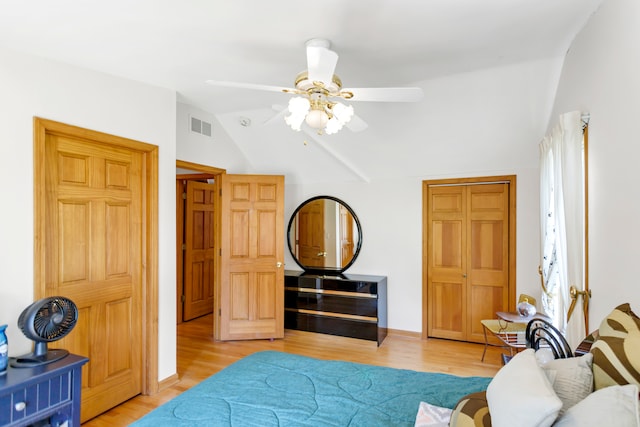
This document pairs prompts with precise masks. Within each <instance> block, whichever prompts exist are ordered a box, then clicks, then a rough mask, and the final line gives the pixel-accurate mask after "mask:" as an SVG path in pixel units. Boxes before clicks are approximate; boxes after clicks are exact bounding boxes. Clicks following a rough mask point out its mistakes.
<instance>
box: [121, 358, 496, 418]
mask: <svg viewBox="0 0 640 427" xmlns="http://www.w3.org/2000/svg"><path fill="white" fill-rule="evenodd" d="M490 380H491V378H485V377H458V376H454V375H449V374H440V373H429V372H417V371H411V370H404V369H394V368H387V367H381V366H372V365H365V364H358V363H351V362H342V361H328V360H319V359H314V358H310V357H305V356H298V355H294V354H288V353H282V352H278V351H262V352H258V353H254V354H252V355H250V356H247V357H245V358H243V359H241V360H239V361H237V362H236V363H234V364H232V365H230V366H228V367H227V368H225V369H223V370H222V371H220V372H218V373H217V374H215V375H213V376H211V377H209V378H208V379H206V380H204V381H202V382H201V383H200V384H198V385H196V386H194V387H193V388H191V389H189V390H187V391H185V392H184V393H182V394H181V395H179V396H177V397H175V398H174V399H172V400H170V401H169V402H167V403H165V404H163V405H162V406H160V407H158V408H156V409H154V410H153V411H152V412H150V413H148V414H147V415H145V416H144V417H143V418H141V419H139V420H138V421H136V422H135V423H133V424H132V426H135V427H146V426H190V427H191V426H232V427H246V426H260V427H268V426H313V427H317V426H351V427H356V426H367V427H371V426H413V425H414V423H415V421H416V414H417V413H418V408H419V407H420V403H421V402H427V403H428V404H430V405H434V406H436V407H443V408H453V407H454V406H455V404H456V403H457V401H458V400H459V399H460V398H461V397H463V396H465V395H467V394H470V393H474V392H478V391H483V390H486V388H487V385H488V384H489V381H490Z"/></svg>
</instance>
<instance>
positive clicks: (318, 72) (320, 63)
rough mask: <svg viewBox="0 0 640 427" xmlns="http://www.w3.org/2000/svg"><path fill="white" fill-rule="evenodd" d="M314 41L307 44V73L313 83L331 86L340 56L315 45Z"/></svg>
mask: <svg viewBox="0 0 640 427" xmlns="http://www.w3.org/2000/svg"><path fill="white" fill-rule="evenodd" d="M313 42H314V40H311V41H310V42H308V43H307V71H308V73H309V74H308V79H309V81H311V82H322V83H324V85H325V86H329V85H330V84H331V82H332V81H333V72H334V71H335V69H336V64H337V63H338V54H337V53H335V52H334V51H332V50H329V49H328V42H327V45H326V47H325V46H318V45H315V44H314V43H313Z"/></svg>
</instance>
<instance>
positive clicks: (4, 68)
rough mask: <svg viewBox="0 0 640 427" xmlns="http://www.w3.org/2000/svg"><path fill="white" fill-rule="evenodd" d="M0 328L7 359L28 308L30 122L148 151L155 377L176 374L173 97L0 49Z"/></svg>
mask: <svg viewBox="0 0 640 427" xmlns="http://www.w3.org/2000/svg"><path fill="white" fill-rule="evenodd" d="M0 93H1V94H2V102H1V103H0V188H1V189H2V191H1V193H0V194H2V198H3V200H4V203H3V207H2V209H1V210H0V218H1V219H0V242H1V244H0V324H5V323H6V324H8V325H9V327H8V329H7V331H8V338H9V354H10V355H11V356H17V355H20V354H23V353H26V352H28V351H30V350H31V342H30V341H28V340H27V339H26V338H25V337H24V336H23V335H22V333H21V332H20V331H19V330H18V327H17V325H16V322H17V319H18V316H19V315H20V313H21V311H22V310H23V309H24V308H25V307H26V306H27V305H29V304H30V303H31V302H33V260H34V258H33V237H34V234H33V228H34V227H33V117H34V116H38V117H42V118H46V119H51V120H56V121H60V122H64V123H67V124H71V125H75V126H80V127H84V128H88V129H93V130H97V131H101V132H106V133H110V134H113V135H118V136H122V137H127V138H131V139H135V140H138V141H142V142H146V143H149V144H154V145H157V146H159V147H160V151H159V175H160V182H159V250H158V252H159V266H160V267H159V299H160V300H159V305H160V306H159V331H160V336H159V354H158V357H159V368H158V369H159V372H158V374H159V378H160V379H163V378H165V377H167V376H169V375H172V374H173V373H175V372H176V357H175V353H176V352H175V348H176V342H175V340H176V328H175V275H176V269H175V243H174V242H175V138H176V128H175V123H176V121H175V117H176V95H175V92H174V91H171V90H167V89H162V88H158V87H153V86H149V85H146V84H141V83H136V82H133V81H129V80H123V79H119V78H115V77H112V76H109V75H106V74H102V73H97V72H94V71H88V70H85V69H81V68H78V67H73V66H69V65H64V64H60V63H56V62H53V61H48V60H44V59H40V58H36V57H32V56H27V55H23V54H19V53H15V52H12V51H8V50H5V49H0Z"/></svg>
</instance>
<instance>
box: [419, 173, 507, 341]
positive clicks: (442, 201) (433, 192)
mask: <svg viewBox="0 0 640 427" xmlns="http://www.w3.org/2000/svg"><path fill="white" fill-rule="evenodd" d="M509 185H510V184H509V183H508V182H499V183H470V184H464V185H440V186H439V185H431V186H427V188H426V193H425V200H424V202H425V217H426V218H425V233H426V239H425V241H426V244H425V251H426V258H425V263H426V265H425V269H426V280H425V281H426V294H427V304H425V308H426V310H427V316H426V319H427V334H428V336H430V337H437V338H448V339H456V340H462V341H472V342H484V333H483V330H482V324H481V323H480V320H482V319H493V318H495V316H496V312H497V311H508V310H509V309H510V294H511V293H513V292H512V290H511V288H512V285H511V277H512V275H511V274H510V269H511V263H510V254H511V253H512V252H511V249H512V248H511V246H512V243H511V242H512V241H515V239H510V234H511V230H512V228H511V227H510V218H511V217H510V206H511V205H510V188H509ZM513 229H515V228H513Z"/></svg>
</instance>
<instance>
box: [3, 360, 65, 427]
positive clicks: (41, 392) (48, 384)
mask: <svg viewBox="0 0 640 427" xmlns="http://www.w3.org/2000/svg"><path fill="white" fill-rule="evenodd" d="M70 401H71V372H65V373H63V374H61V375H56V376H54V377H52V378H49V379H48V380H44V381H42V382H39V383H37V384H32V385H30V386H27V387H25V388H23V389H19V390H15V391H13V392H12V393H9V394H4V395H2V396H0V426H4V425H11V424H12V423H14V422H17V421H20V420H23V419H27V418H29V417H31V416H33V415H35V414H41V413H43V412H45V411H47V410H48V409H50V408H55V407H57V406H62V405H64V404H65V403H67V402H70Z"/></svg>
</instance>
